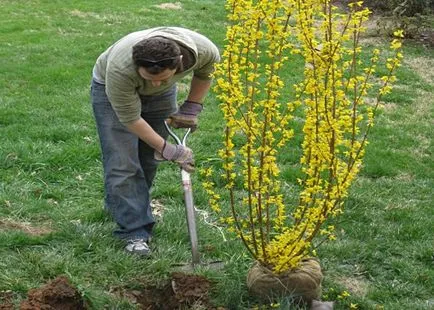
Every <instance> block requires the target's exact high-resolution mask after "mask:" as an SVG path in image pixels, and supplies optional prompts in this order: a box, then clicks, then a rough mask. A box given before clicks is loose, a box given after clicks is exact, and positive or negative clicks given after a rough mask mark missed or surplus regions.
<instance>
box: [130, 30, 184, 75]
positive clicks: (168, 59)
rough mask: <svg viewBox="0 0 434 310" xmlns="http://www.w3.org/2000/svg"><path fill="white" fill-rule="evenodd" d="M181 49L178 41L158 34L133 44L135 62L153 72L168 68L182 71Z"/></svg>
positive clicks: (156, 72)
mask: <svg viewBox="0 0 434 310" xmlns="http://www.w3.org/2000/svg"><path fill="white" fill-rule="evenodd" d="M180 56H181V49H180V47H179V46H178V44H176V42H174V41H172V40H169V39H167V38H164V37H160V36H156V37H151V38H147V39H143V40H142V41H140V42H139V43H137V44H135V45H134V46H133V62H134V64H135V65H136V66H137V67H143V68H145V69H146V71H148V72H149V73H151V74H158V73H160V72H163V71H164V70H166V69H171V70H173V69H177V71H182V61H181V57H180Z"/></svg>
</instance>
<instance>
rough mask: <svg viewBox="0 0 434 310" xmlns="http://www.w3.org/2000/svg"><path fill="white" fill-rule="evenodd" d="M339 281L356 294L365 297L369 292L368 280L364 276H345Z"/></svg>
mask: <svg viewBox="0 0 434 310" xmlns="http://www.w3.org/2000/svg"><path fill="white" fill-rule="evenodd" d="M338 282H339V283H341V284H342V285H343V286H345V287H346V288H347V290H348V291H349V292H350V293H352V294H354V295H357V296H361V297H363V296H366V294H367V292H368V288H369V285H368V282H367V281H366V280H365V279H363V278H359V277H356V278H349V277H344V278H340V279H338Z"/></svg>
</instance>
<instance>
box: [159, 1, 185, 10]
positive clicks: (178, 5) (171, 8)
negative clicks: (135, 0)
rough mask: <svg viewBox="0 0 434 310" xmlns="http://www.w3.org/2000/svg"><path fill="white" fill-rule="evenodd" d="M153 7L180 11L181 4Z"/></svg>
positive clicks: (164, 4) (163, 4)
mask: <svg viewBox="0 0 434 310" xmlns="http://www.w3.org/2000/svg"><path fill="white" fill-rule="evenodd" d="M155 7H157V8H159V9H163V10H181V9H182V4H181V2H175V3H170V2H169V3H161V4H159V5H156V6H155Z"/></svg>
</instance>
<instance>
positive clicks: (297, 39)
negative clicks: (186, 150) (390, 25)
mask: <svg viewBox="0 0 434 310" xmlns="http://www.w3.org/2000/svg"><path fill="white" fill-rule="evenodd" d="M226 6H227V9H228V11H229V14H228V19H229V21H230V26H228V28H227V34H226V46H225V49H224V52H223V55H222V56H223V57H222V62H221V63H220V64H218V65H217V68H216V72H215V79H216V87H215V89H216V92H217V94H218V98H219V100H220V101H221V109H222V111H223V115H224V120H225V124H226V128H225V137H224V147H223V148H222V149H221V150H220V151H219V157H220V158H221V159H222V162H223V166H222V169H223V171H224V173H223V175H221V177H222V178H223V180H224V190H223V191H222V190H221V189H218V188H216V186H215V184H214V183H213V182H211V181H206V182H204V187H205V189H206V191H207V192H208V194H209V195H210V204H211V207H212V208H213V209H214V210H215V211H216V212H220V211H221V209H222V208H223V207H224V204H225V202H224V200H223V199H222V198H221V197H220V196H221V195H225V196H224V197H226V198H227V199H226V201H228V202H229V203H228V204H227V205H229V207H230V209H231V216H229V217H223V220H224V222H225V223H226V224H228V225H229V227H230V229H231V230H233V231H235V232H236V233H237V235H238V236H239V237H240V239H241V240H242V242H243V243H244V245H245V246H246V248H247V250H248V251H249V252H250V254H251V255H252V256H253V257H254V258H255V259H256V260H257V261H259V262H260V263H261V264H262V265H264V266H266V267H268V268H270V269H272V270H273V271H274V272H275V273H280V272H282V271H286V270H290V269H292V268H295V267H297V266H298V264H299V262H300V260H301V259H303V258H305V257H307V256H309V255H314V254H315V253H314V252H315V251H314V250H315V247H314V245H313V240H314V238H319V237H321V236H322V237H323V238H328V239H334V238H335V236H334V227H333V225H330V224H327V223H326V221H327V219H329V218H333V217H336V216H338V215H339V214H341V213H342V203H343V200H344V199H345V198H346V196H347V195H348V189H349V187H350V185H351V183H352V181H353V180H354V178H355V177H356V175H357V173H358V171H359V169H360V166H361V160H362V157H363V154H364V149H365V146H366V145H367V135H368V133H369V131H370V129H371V127H372V126H373V124H374V116H375V112H376V110H377V108H378V106H379V104H380V100H381V96H382V95H384V94H387V93H389V92H390V91H391V84H392V83H393V82H394V81H395V80H396V78H395V77H394V76H393V72H394V71H395V69H396V68H397V67H398V66H399V65H400V60H401V58H402V54H401V53H400V51H399V50H400V47H401V42H400V39H399V37H402V33H401V32H396V36H397V38H396V39H395V40H393V42H392V45H391V49H392V52H393V56H391V57H389V58H388V59H387V61H386V68H387V72H388V73H387V74H386V75H384V76H376V68H377V65H378V63H379V59H380V51H379V50H374V51H373V52H372V55H371V57H370V60H369V61H368V62H366V63H365V62H363V61H362V60H363V57H362V53H363V52H364V51H363V50H362V48H361V47H360V45H359V40H360V34H361V33H362V32H363V31H364V29H365V28H364V27H363V23H364V22H365V21H366V20H367V19H368V17H369V13H370V12H369V10H368V9H365V8H363V7H362V3H361V2H355V3H351V4H350V5H349V8H350V10H349V12H347V13H345V14H344V13H339V12H338V11H337V9H336V8H335V7H334V6H333V5H332V4H331V2H330V1H320V0H302V1H301V0H281V1H277V0H256V1H253V0H227V4H226ZM297 59H298V61H299V63H301V64H302V63H303V61H300V60H304V65H302V66H303V67H302V68H301V70H302V71H304V76H303V80H302V82H300V83H298V84H296V85H286V83H285V81H284V80H283V79H282V78H281V72H282V71H284V70H285V68H286V67H285V66H286V65H287V64H288V63H289V61H296V60H297ZM372 93H376V99H375V100H368V99H369V98H371V97H372V96H373V95H372ZM368 95H369V97H368ZM371 101H374V102H371ZM300 111H301V112H300ZM297 112H298V113H299V114H300V115H302V118H303V124H304V125H303V129H302V132H294V128H292V127H291V126H290V124H291V121H292V120H293V119H294V117H295V116H296V113H297ZM300 115H298V114H297V117H300ZM296 134H299V135H300V134H301V135H303V142H302V144H301V147H302V151H303V152H302V156H301V158H300V161H299V162H300V165H301V171H302V174H303V177H302V178H300V179H299V180H298V183H299V186H300V188H301V190H300V193H299V199H298V205H290V204H288V203H287V202H286V200H288V199H287V197H285V194H284V192H283V190H282V181H283V180H282V177H281V174H280V172H281V170H280V167H279V154H281V153H283V152H287V151H288V148H289V146H288V142H289V141H290V140H291V139H292V138H293V137H294V135H296ZM204 173H205V175H207V176H209V177H211V176H213V175H214V172H213V170H212V169H211V168H208V169H205V170H204ZM219 177H220V176H219ZM222 213H223V212H222Z"/></svg>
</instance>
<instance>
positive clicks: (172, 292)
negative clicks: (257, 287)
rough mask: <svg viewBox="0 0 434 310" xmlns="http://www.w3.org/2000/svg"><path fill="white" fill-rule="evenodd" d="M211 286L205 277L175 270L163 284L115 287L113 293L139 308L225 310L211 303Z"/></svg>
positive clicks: (158, 309) (150, 309) (153, 309)
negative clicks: (128, 288) (134, 288)
mask: <svg viewBox="0 0 434 310" xmlns="http://www.w3.org/2000/svg"><path fill="white" fill-rule="evenodd" d="M210 287H211V283H210V281H209V280H208V279H206V278H205V277H202V276H198V275H192V274H185V273H181V272H174V273H173V274H172V277H171V279H170V280H169V281H168V282H167V283H165V284H164V285H162V286H153V285H146V286H145V287H144V288H142V289H136V290H126V289H114V290H113V291H114V292H113V293H114V294H116V295H118V296H120V297H123V298H126V299H128V300H129V301H130V302H132V303H134V304H136V305H137V306H138V307H139V309H147V310H173V309H196V310H199V309H203V310H224V308H220V307H215V306H213V305H211V304H210V301H209V295H208V294H209V290H210Z"/></svg>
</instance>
